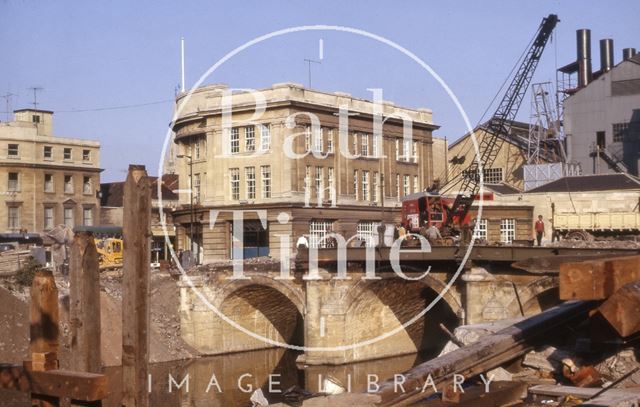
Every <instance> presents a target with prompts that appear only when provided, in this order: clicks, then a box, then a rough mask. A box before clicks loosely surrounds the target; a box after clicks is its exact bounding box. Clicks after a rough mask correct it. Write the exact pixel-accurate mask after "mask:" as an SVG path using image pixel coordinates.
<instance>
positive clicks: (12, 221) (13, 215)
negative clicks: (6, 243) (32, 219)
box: [8, 206, 20, 230]
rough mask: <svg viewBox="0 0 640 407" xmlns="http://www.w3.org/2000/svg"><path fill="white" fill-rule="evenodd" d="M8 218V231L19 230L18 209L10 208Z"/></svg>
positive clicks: (15, 207)
mask: <svg viewBox="0 0 640 407" xmlns="http://www.w3.org/2000/svg"><path fill="white" fill-rule="evenodd" d="M8 216H9V218H8V224H9V229H11V230H18V229H20V208H19V207H17V206H10V207H9V208H8Z"/></svg>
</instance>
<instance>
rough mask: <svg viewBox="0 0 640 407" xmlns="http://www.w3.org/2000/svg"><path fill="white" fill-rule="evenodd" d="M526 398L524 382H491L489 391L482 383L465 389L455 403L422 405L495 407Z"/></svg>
mask: <svg viewBox="0 0 640 407" xmlns="http://www.w3.org/2000/svg"><path fill="white" fill-rule="evenodd" d="M526 396H527V383H524V382H491V384H490V386H489V391H488V392H487V391H486V388H485V386H484V384H483V383H481V384H477V385H475V386H472V387H470V388H465V389H464V393H460V398H459V400H458V401H456V402H449V401H443V400H438V399H436V400H432V401H427V402H425V403H424V406H425V407H446V406H451V407H452V406H457V407H495V406H503V405H507V404H511V403H514V402H517V401H519V400H522V399H524V398H525V397H526Z"/></svg>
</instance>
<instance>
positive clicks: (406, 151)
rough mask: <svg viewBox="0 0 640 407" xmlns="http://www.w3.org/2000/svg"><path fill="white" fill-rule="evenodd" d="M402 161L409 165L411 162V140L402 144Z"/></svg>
mask: <svg viewBox="0 0 640 407" xmlns="http://www.w3.org/2000/svg"><path fill="white" fill-rule="evenodd" d="M402 160H403V161H404V162H407V163H408V162H409V161H411V141H410V140H404V141H403V142H402Z"/></svg>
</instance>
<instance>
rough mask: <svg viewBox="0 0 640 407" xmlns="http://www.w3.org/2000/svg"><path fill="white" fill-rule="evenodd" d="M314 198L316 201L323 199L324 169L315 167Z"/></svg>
mask: <svg viewBox="0 0 640 407" xmlns="http://www.w3.org/2000/svg"><path fill="white" fill-rule="evenodd" d="M316 196H317V197H318V199H320V200H322V199H324V169H323V168H322V167H316Z"/></svg>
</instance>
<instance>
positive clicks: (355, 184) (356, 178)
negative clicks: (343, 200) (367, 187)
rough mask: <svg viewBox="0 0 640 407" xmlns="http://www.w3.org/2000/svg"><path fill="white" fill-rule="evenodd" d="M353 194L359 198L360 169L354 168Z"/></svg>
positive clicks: (356, 198)
mask: <svg viewBox="0 0 640 407" xmlns="http://www.w3.org/2000/svg"><path fill="white" fill-rule="evenodd" d="M353 196H354V198H355V200H356V201H357V200H358V170H353Z"/></svg>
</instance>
